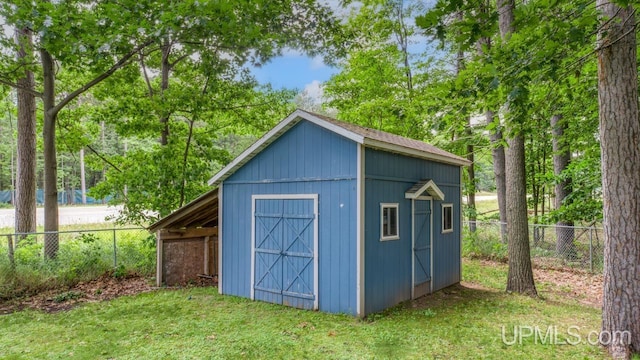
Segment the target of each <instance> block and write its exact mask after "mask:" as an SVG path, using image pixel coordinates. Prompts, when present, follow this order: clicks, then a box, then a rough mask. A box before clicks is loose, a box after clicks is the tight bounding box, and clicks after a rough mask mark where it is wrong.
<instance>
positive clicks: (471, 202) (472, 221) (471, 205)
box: [465, 116, 477, 232]
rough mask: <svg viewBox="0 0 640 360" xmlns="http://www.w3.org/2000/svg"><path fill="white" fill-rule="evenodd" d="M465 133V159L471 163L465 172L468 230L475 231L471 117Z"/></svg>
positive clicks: (474, 180)
mask: <svg viewBox="0 0 640 360" xmlns="http://www.w3.org/2000/svg"><path fill="white" fill-rule="evenodd" d="M465 134H466V135H467V136H466V137H467V160H469V162H470V163H471V164H470V165H469V166H468V167H467V174H468V175H469V188H468V189H467V206H468V207H469V231H471V232H475V231H476V220H477V217H476V172H475V165H474V162H475V159H474V154H473V151H474V149H473V143H472V142H471V137H472V136H473V132H472V130H471V117H470V116H469V117H467V128H466V129H465Z"/></svg>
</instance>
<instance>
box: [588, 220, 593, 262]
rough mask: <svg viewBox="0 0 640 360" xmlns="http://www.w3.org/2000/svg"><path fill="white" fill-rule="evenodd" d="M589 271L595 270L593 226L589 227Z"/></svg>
mask: <svg viewBox="0 0 640 360" xmlns="http://www.w3.org/2000/svg"><path fill="white" fill-rule="evenodd" d="M589 271H591V272H593V227H590V228H589Z"/></svg>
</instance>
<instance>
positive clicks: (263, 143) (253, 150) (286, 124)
mask: <svg viewBox="0 0 640 360" xmlns="http://www.w3.org/2000/svg"><path fill="white" fill-rule="evenodd" d="M302 119H305V120H308V121H310V122H312V123H314V124H316V125H318V126H320V127H323V128H325V129H327V130H329V131H331V132H334V133H336V134H338V135H341V136H344V137H346V138H347V139H350V140H353V141H355V142H356V143H358V144H362V143H363V142H364V137H363V136H361V135H358V134H356V133H354V132H351V131H349V130H347V129H344V128H342V127H340V126H337V125H334V124H332V123H330V122H328V121H325V120H322V119H321V118H319V117H317V116H313V115H311V114H309V113H306V112H304V111H301V110H296V111H294V112H293V113H291V115H289V116H287V118H285V119H284V120H282V121H281V122H280V123H278V125H276V126H275V127H274V128H273V129H271V130H270V131H269V132H267V133H266V134H265V135H264V136H262V137H261V138H260V139H259V140H258V141H256V142H255V143H253V145H251V146H250V147H249V148H248V149H247V150H245V151H243V152H242V154H240V155H239V156H238V157H237V158H235V159H234V160H233V161H232V162H230V163H229V164H228V165H227V166H225V167H224V168H223V169H222V170H220V171H219V172H218V173H217V174H215V175H214V176H213V177H212V178H211V179H209V185H210V186H211V185H215V184H219V183H220V182H222V181H224V180H225V179H226V178H228V177H229V176H231V174H233V173H234V172H235V171H236V170H238V169H239V168H240V167H241V166H243V165H244V164H246V163H247V162H249V160H251V159H252V158H253V157H254V156H256V155H257V154H258V153H260V151H262V150H263V149H264V148H266V147H267V146H269V145H270V144H271V143H273V142H274V141H275V140H276V139H278V138H279V137H280V136H281V135H282V134H284V133H285V132H287V130H289V129H290V128H292V127H293V126H294V125H296V124H297V123H299V122H300V120H302Z"/></svg>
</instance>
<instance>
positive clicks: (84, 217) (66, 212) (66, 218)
mask: <svg viewBox="0 0 640 360" xmlns="http://www.w3.org/2000/svg"><path fill="white" fill-rule="evenodd" d="M59 209H60V210H59V215H58V217H59V219H60V225H73V224H95V223H104V222H109V221H107V220H105V217H107V216H111V215H115V214H117V212H118V210H119V209H120V208H119V207H114V206H102V205H100V206H61V207H60V208H59ZM36 218H37V221H38V225H44V209H43V208H38V210H37V213H36ZM14 223H15V210H14V209H0V228H1V227H13V226H14Z"/></svg>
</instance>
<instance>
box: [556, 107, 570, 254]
mask: <svg viewBox="0 0 640 360" xmlns="http://www.w3.org/2000/svg"><path fill="white" fill-rule="evenodd" d="M566 128H567V122H566V121H562V115H553V116H552V117H551V134H552V143H553V174H554V175H555V176H556V178H557V179H560V176H561V174H562V172H563V171H565V170H566V169H567V167H568V166H569V162H570V161H571V151H570V148H569V144H568V143H567V141H566V140H565V138H564V131H565V130H566ZM570 194H571V178H564V179H562V180H557V182H556V185H555V195H556V196H555V209H556V210H558V209H560V207H561V206H562V204H563V203H564V202H565V201H566V199H567V196H569V195H570ZM574 236H575V234H574V229H573V221H570V220H563V219H560V220H558V222H557V223H556V252H557V253H558V255H560V256H562V257H563V258H565V259H567V260H571V259H574V258H575V256H576V249H575V246H574V244H573V239H574Z"/></svg>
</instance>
